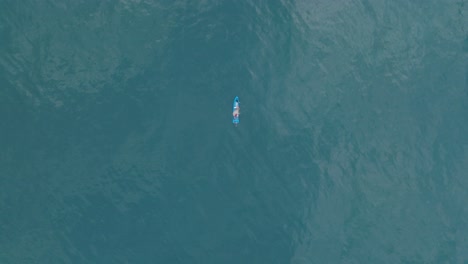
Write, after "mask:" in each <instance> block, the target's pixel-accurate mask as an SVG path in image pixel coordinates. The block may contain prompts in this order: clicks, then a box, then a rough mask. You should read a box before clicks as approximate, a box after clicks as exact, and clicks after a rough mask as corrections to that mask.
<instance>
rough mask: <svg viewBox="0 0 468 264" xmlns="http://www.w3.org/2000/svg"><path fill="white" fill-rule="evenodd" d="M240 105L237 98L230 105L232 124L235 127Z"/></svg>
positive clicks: (237, 121)
mask: <svg viewBox="0 0 468 264" xmlns="http://www.w3.org/2000/svg"><path fill="white" fill-rule="evenodd" d="M239 105H240V103H239V97H237V96H236V98H234V103H233V104H232V123H233V124H234V125H235V126H237V124H239V122H240V120H239V114H240V106H239Z"/></svg>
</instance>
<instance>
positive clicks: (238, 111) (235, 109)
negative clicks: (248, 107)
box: [232, 104, 240, 118]
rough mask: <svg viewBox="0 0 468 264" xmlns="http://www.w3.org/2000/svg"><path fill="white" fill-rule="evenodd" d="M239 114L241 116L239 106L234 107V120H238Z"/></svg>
mask: <svg viewBox="0 0 468 264" xmlns="http://www.w3.org/2000/svg"><path fill="white" fill-rule="evenodd" d="M239 114H240V108H239V104H236V106H235V107H234V112H232V115H233V116H234V118H238V117H239Z"/></svg>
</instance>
